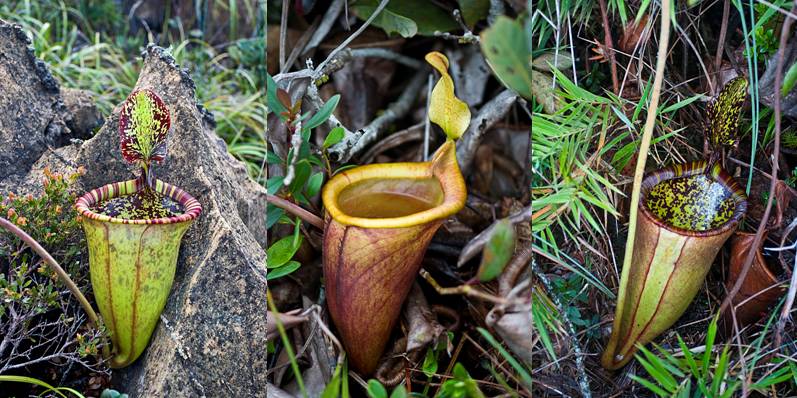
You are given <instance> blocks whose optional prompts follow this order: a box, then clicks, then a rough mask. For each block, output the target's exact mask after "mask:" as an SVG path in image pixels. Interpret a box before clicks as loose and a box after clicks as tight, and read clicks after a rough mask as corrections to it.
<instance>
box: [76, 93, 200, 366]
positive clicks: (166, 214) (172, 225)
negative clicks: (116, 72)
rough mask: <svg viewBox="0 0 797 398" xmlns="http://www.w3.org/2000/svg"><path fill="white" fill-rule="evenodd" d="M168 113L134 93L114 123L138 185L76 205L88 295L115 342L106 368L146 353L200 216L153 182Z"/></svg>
mask: <svg viewBox="0 0 797 398" xmlns="http://www.w3.org/2000/svg"><path fill="white" fill-rule="evenodd" d="M169 126H170V118H169V110H168V108H167V107H166V105H165V104H164V103H163V101H162V100H161V99H160V98H159V97H158V96H157V94H155V93H154V92H152V91H150V90H138V91H135V92H133V93H132V94H131V95H130V96H129V97H128V98H127V100H126V101H125V103H124V104H123V106H122V110H121V114H120V117H119V133H120V138H121V151H122V155H123V157H124V159H125V160H126V161H128V162H130V163H133V164H136V165H139V166H140V167H141V175H140V176H139V177H138V178H137V179H133V180H129V181H124V182H116V183H112V184H108V185H105V186H103V187H100V188H97V189H94V190H92V191H91V192H88V193H86V194H85V195H83V196H82V197H81V198H79V199H78V200H77V203H76V205H75V207H76V208H77V211H78V213H79V214H80V216H81V220H82V225H83V229H84V231H85V233H86V240H87V242H88V246H89V272H90V276H91V284H92V289H93V291H94V297H95V300H96V301H97V305H98V306H99V309H100V314H102V318H103V321H104V323H105V325H106V327H107V328H108V330H109V332H110V335H111V341H112V343H113V356H112V358H111V359H110V365H111V367H114V368H120V367H125V366H127V365H129V364H131V363H132V362H134V361H135V360H136V359H137V358H138V357H139V356H140V355H141V353H142V352H143V351H144V349H145V348H146V346H147V344H148V343H149V339H150V337H151V336H152V332H153V331H154V330H155V326H156V324H157V322H158V319H159V317H160V314H161V311H162V310H163V307H164V306H165V305H166V300H167V298H168V296H169V290H170V289H171V286H172V282H173V280H174V274H175V269H176V266H177V255H178V252H179V248H180V242H181V240H182V237H183V235H184V234H185V232H186V230H188V227H189V226H190V225H191V223H192V222H193V220H194V219H196V218H197V217H198V216H199V214H200V213H201V212H202V207H201V206H200V204H199V202H198V201H197V200H196V199H194V198H193V197H191V195H189V194H188V193H186V192H185V191H183V190H182V189H180V188H178V187H176V186H173V185H170V184H167V183H165V182H163V181H161V180H158V179H156V178H155V177H154V173H153V162H157V163H160V162H162V161H163V160H164V158H165V156H166V134H167V133H168V130H169Z"/></svg>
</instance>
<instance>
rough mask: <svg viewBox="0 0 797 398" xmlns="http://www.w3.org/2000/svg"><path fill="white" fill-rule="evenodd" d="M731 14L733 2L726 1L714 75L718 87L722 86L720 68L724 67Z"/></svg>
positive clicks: (723, 6) (723, 7)
mask: <svg viewBox="0 0 797 398" xmlns="http://www.w3.org/2000/svg"><path fill="white" fill-rule="evenodd" d="M730 12H731V0H725V1H724V3H723V5H722V25H720V36H719V40H717V55H715V56H714V74H715V76H716V78H717V87H720V86H721V85H722V82H720V80H719V77H720V76H719V72H720V67H721V66H722V51H723V50H724V48H725V35H726V34H727V33H728V18H729V17H730Z"/></svg>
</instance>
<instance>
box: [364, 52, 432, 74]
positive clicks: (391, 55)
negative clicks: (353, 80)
mask: <svg viewBox="0 0 797 398" xmlns="http://www.w3.org/2000/svg"><path fill="white" fill-rule="evenodd" d="M351 56H352V57H362V58H384V59H389V60H391V61H395V62H397V63H400V64H402V65H405V66H409V67H410V68H414V69H423V68H424V64H423V63H422V62H421V61H418V60H417V59H415V58H410V57H408V56H406V55H402V54H399V53H397V52H394V51H390V50H388V49H386V48H355V49H352V50H351Z"/></svg>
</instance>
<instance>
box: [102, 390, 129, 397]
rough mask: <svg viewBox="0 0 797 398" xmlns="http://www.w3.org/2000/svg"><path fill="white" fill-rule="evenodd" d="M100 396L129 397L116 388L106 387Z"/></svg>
mask: <svg viewBox="0 0 797 398" xmlns="http://www.w3.org/2000/svg"><path fill="white" fill-rule="evenodd" d="M100 398H128V396H127V394H123V393H120V392H119V391H116V390H114V389H110V388H106V389H105V390H103V391H102V394H100Z"/></svg>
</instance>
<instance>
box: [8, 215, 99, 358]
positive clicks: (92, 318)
mask: <svg viewBox="0 0 797 398" xmlns="http://www.w3.org/2000/svg"><path fill="white" fill-rule="evenodd" d="M0 227H2V228H3V229H5V230H7V231H8V232H11V233H12V234H14V235H15V236H16V237H18V238H19V239H22V241H23V242H25V244H26V245H28V246H29V247H30V248H31V249H33V251H35V252H36V254H38V255H39V257H41V258H42V259H44V262H45V263H47V265H49V266H50V268H51V269H52V270H53V271H55V273H56V274H57V275H58V278H59V279H61V282H63V283H64V285H66V287H67V289H69V291H70V292H71V293H72V295H74V296H75V298H76V299H77V301H78V303H80V306H81V307H83V311H85V312H86V315H87V316H88V317H89V323H90V324H91V326H92V327H94V328H95V329H98V330H99V328H100V318H99V317H98V316H97V313H96V312H94V308H92V307H91V304H89V301H88V300H87V299H86V296H84V295H83V293H82V292H81V291H80V289H78V287H77V285H76V284H75V282H74V281H73V280H72V278H70V277H69V274H67V273H66V271H64V269H63V268H61V266H60V265H59V264H58V261H55V259H54V258H53V256H51V255H50V253H49V252H47V250H45V249H44V248H43V247H42V245H40V244H39V242H37V241H36V239H33V237H31V236H30V235H28V234H27V233H26V232H25V231H23V230H22V229H21V228H19V227H18V226H16V225H14V223H12V222H11V221H9V220H7V219H5V218H3V217H0ZM102 357H103V358H110V357H111V352H110V348H109V346H108V345H105V346H103V348H102Z"/></svg>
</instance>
